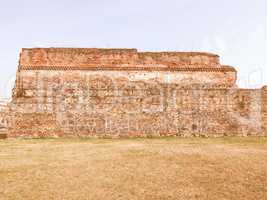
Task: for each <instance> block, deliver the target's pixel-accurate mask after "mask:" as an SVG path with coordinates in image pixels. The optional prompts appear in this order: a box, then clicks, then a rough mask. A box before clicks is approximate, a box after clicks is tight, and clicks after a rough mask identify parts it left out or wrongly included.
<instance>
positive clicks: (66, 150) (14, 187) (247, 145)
mask: <svg viewBox="0 0 267 200" xmlns="http://www.w3.org/2000/svg"><path fill="white" fill-rule="evenodd" d="M0 199H1V200H2V199H16V200H17V199H34V200H37V199H38V200H39V199H40V200H42V199H59V200H61V199H93V200H98V199H99V200H106V199H107V200H109V199H114V200H120V199H121V200H128V199H130V200H135V199H136V200H137V199H138V200H142V199H147V200H153V199H164V200H165V199H175V200H178V199H186V200H191V199H192V200H194V199H212V200H217V199H220V200H222V199H233V200H237V199H240V200H245V199H249V200H251V199H255V200H256V199H257V200H264V199H267V137H262V138H257V137H248V138H208V139H205V138H187V139H183V138H161V139H78V138H76V139H67V138H65V139H32V140H30V139H29V140H26V139H25V140H20V139H8V140H0Z"/></svg>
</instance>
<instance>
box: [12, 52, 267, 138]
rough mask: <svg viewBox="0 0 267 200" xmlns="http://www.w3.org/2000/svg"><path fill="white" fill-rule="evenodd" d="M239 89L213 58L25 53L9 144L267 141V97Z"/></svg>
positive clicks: (233, 77)
mask: <svg viewBox="0 0 267 200" xmlns="http://www.w3.org/2000/svg"><path fill="white" fill-rule="evenodd" d="M235 81H236V71H235V70H234V69H233V68H232V67H228V66H221V65H220V63H219V58H218V56H216V55H213V54H207V53H167V52H166V53H139V52H137V51H136V50H131V49H130V50H99V49H78V50H77V49H76V50H75V49H33V50H31V49H29V50H28V49H25V50H24V51H22V54H21V60H20V66H19V71H18V74H17V80H16V86H15V88H14V91H13V99H12V105H11V106H10V107H11V109H12V112H11V113H12V124H11V125H10V127H9V136H10V137H16V136H30V137H32V136H36V137H39V136H63V135H64V136H66V135H69V136H73V135H77V136H100V137H102V136H111V137H116V136H121V137H128V136H163V135H176V136H223V135H263V134H264V130H265V127H266V124H267V123H266V121H267V120H266V119H265V112H267V109H266V108H265V107H264V105H265V104H264V103H263V101H262V99H265V98H266V99H267V92H264V91H265V90H260V89H258V90H248V89H238V88H237V87H236V86H235ZM265 93H266V94H265ZM264 101H265V100H264ZM266 116H267V115H266Z"/></svg>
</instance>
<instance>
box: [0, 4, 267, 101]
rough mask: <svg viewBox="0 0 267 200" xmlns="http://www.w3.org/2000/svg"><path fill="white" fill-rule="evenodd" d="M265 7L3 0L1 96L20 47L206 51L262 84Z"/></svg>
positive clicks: (245, 82)
mask: <svg viewBox="0 0 267 200" xmlns="http://www.w3.org/2000/svg"><path fill="white" fill-rule="evenodd" d="M266 8H267V1H264V0H254V1H251V0H250V1H248V0H220V1H218V0H202V1H197V0H194V1H193V0H180V1H178V0H131V1H130V0H95V1H92V0H42V1H41V0H8V1H1V3H0V27H1V31H0V41H1V43H0V44H1V45H0V67H1V74H0V96H7V95H9V94H10V90H11V87H12V80H14V76H15V73H16V69H17V64H18V55H19V51H20V49H21V48H22V47H101V48H103V47H109V48H137V49H139V50H140V51H166V50H169V51H209V52H213V53H217V54H219V55H220V56H221V62H222V63H223V64H229V65H233V66H235V67H236V68H237V70H238V72H239V76H238V78H239V79H240V81H239V82H238V83H239V85H240V86H241V87H261V86H262V85H263V84H267V69H265V68H266V67H267V60H266V59H267V11H266Z"/></svg>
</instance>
